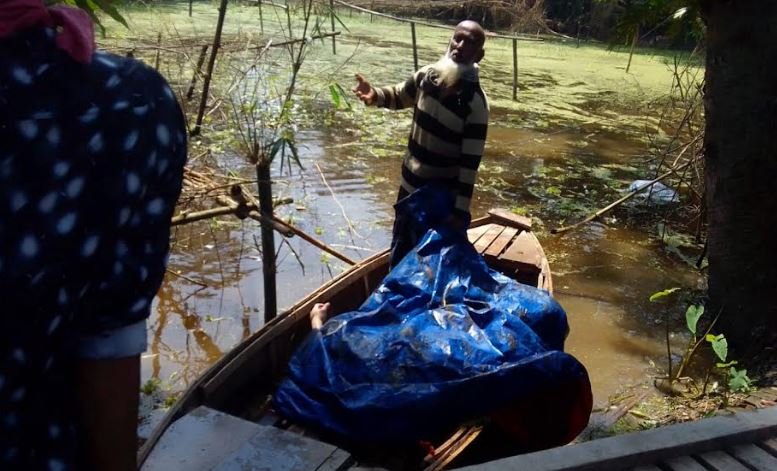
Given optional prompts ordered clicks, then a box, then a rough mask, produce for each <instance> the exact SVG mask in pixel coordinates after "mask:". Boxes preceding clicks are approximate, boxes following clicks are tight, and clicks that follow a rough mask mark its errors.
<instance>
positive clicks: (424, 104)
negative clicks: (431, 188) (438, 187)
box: [374, 66, 489, 216]
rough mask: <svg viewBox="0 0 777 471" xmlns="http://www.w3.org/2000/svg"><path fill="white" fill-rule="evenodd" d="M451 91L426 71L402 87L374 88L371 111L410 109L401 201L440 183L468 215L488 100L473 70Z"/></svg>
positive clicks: (422, 70) (428, 69) (480, 153)
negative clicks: (446, 89)
mask: <svg viewBox="0 0 777 471" xmlns="http://www.w3.org/2000/svg"><path fill="white" fill-rule="evenodd" d="M454 88H455V89H454V90H449V91H447V92H444V91H443V89H442V88H441V87H439V86H437V85H436V84H435V77H434V72H433V71H432V69H430V67H428V66H427V67H424V68H422V69H421V70H419V71H418V72H416V73H415V74H414V75H413V77H411V78H409V79H408V80H407V81H405V82H403V83H400V84H397V85H394V86H389V87H382V88H376V89H375V91H376V94H377V100H376V101H375V103H374V106H382V107H385V108H390V109H402V108H409V107H410V106H413V107H414V110H413V123H412V126H411V129H410V138H409V139H408V144H407V150H408V151H407V154H406V155H405V159H404V161H403V163H402V181H401V186H400V189H399V199H401V198H403V197H405V196H406V195H408V194H409V193H411V192H413V191H414V190H415V189H417V188H419V187H421V186H423V185H425V184H428V183H436V184H442V185H443V186H445V187H448V188H450V190H451V191H452V192H453V194H454V196H455V198H456V205H455V209H456V211H457V212H459V213H461V214H464V215H467V216H468V215H469V207H470V202H471V200H472V191H473V188H474V185H475V180H476V178H477V170H478V166H479V165H480V159H481V157H482V155H483V147H484V146H485V141H486V132H487V130H488V112H489V110H488V100H487V98H486V95H485V93H484V92H483V90H482V88H481V87H480V82H479V80H478V74H477V68H475V69H474V70H473V72H472V73H471V74H467V75H465V76H464V77H463V78H462V79H461V80H460V81H459V84H458V85H457V86H456V87H454Z"/></svg>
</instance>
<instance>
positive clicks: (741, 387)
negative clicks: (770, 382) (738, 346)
mask: <svg viewBox="0 0 777 471" xmlns="http://www.w3.org/2000/svg"><path fill="white" fill-rule="evenodd" d="M729 373H730V374H729V377H728V387H729V389H730V390H732V391H734V392H747V391H749V390H750V384H751V383H752V380H751V379H750V378H749V377H748V376H747V370H745V369H741V370H737V369H736V368H734V367H733V366H732V367H731V370H729Z"/></svg>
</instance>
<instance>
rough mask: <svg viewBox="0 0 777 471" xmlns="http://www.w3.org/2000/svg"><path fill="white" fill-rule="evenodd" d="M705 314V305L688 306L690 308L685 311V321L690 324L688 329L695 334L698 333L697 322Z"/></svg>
mask: <svg viewBox="0 0 777 471" xmlns="http://www.w3.org/2000/svg"><path fill="white" fill-rule="evenodd" d="M702 314H704V306H693V305H691V306H688V310H687V311H685V321H686V323H687V324H688V330H690V331H691V333H692V334H693V335H696V324H698V322H699V318H700V317H701V316H702Z"/></svg>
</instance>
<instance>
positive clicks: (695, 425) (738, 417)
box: [461, 407, 777, 471]
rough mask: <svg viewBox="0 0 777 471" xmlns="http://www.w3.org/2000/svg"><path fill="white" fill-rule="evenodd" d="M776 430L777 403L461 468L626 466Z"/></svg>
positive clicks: (598, 469) (602, 470) (597, 469)
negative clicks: (767, 406) (768, 406)
mask: <svg viewBox="0 0 777 471" xmlns="http://www.w3.org/2000/svg"><path fill="white" fill-rule="evenodd" d="M775 435H777V407H770V408H767V409H759V410H756V411H752V412H743V413H741V414H735V415H731V416H720V417H713V418H710V419H704V420H699V421H697V422H688V423H683V424H677V425H670V426H667V427H660V428H657V429H652V430H645V431H642V432H636V433H628V434H625V435H617V436H614V437H609V438H602V439H599V440H593V441H590V442H585V443H580V444H578V445H572V446H565V447H558V448H552V449H550V450H545V451H538V452H535V453H527V454H525V455H519V456H513V457H510V458H504V459H500V460H495V461H491V462H488V463H483V464H479V465H475V466H471V467H466V468H461V469H462V470H464V469H466V470H470V471H502V470H504V469H526V470H529V469H530V470H532V471H556V470H573V469H574V470H576V471H589V470H590V471H607V470H622V469H628V468H633V467H634V466H640V465H644V464H647V463H657V462H659V461H661V460H664V459H668V458H672V457H676V456H683V455H697V454H700V453H706V452H709V451H713V450H720V449H721V448H723V447H727V446H731V445H733V444H737V443H748V442H754V441H758V442H761V441H763V440H766V439H769V438H772V437H774V436H775ZM761 451H762V452H763V453H764V454H766V452H764V451H763V450H761ZM767 456H769V458H774V457H772V456H771V455H767ZM774 459H777V458H774ZM771 469H772V470H774V469H777V468H771Z"/></svg>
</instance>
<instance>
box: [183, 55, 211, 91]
mask: <svg viewBox="0 0 777 471" xmlns="http://www.w3.org/2000/svg"><path fill="white" fill-rule="evenodd" d="M207 53H208V46H202V49H201V50H200V57H198V58H197V67H195V69H194V74H192V83H191V84H189V90H188V91H187V92H186V99H187V100H191V99H192V97H193V96H194V86H195V85H196V84H197V77H199V76H200V75H201V74H202V64H204V63H205V55H206V54H207Z"/></svg>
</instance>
